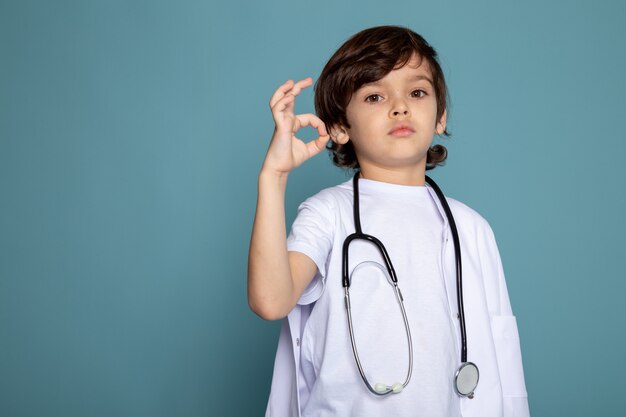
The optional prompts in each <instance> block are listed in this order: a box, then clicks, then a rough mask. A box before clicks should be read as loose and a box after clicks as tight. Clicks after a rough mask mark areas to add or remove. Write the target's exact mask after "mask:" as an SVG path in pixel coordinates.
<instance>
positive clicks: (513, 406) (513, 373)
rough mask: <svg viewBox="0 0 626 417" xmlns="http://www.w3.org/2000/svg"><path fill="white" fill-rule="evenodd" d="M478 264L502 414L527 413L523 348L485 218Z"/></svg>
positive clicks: (495, 245) (493, 238) (497, 254)
mask: <svg viewBox="0 0 626 417" xmlns="http://www.w3.org/2000/svg"><path fill="white" fill-rule="evenodd" d="M481 239H482V240H483V242H482V244H483V245H482V246H483V247H484V248H485V251H484V253H481V265H482V269H483V276H484V277H488V280H487V282H486V283H485V286H486V289H487V292H488V294H493V295H494V296H492V297H487V301H488V304H489V311H490V316H491V330H492V334H493V339H494V346H495V349H496V357H497V361H498V370H499V373H500V381H501V384H502V394H503V405H504V415H505V416H506V417H508V416H522V417H526V416H529V408H528V394H527V392H526V383H525V380H524V369H523V364H522V352H521V349H520V340H519V332H518V329H517V320H516V318H515V316H514V315H513V311H512V309H511V302H510V299H509V293H508V290H507V285H506V279H505V276H504V269H503V267H502V260H501V258H500V252H499V250H498V245H497V243H496V239H495V235H494V233H493V230H492V229H491V226H489V224H488V223H487V221H486V220H485V221H484V224H483V227H482V236H481Z"/></svg>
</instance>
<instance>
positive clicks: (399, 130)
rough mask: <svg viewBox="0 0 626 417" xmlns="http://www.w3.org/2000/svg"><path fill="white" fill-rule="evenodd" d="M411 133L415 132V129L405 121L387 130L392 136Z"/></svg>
mask: <svg viewBox="0 0 626 417" xmlns="http://www.w3.org/2000/svg"><path fill="white" fill-rule="evenodd" d="M412 133H415V130H414V129H413V128H412V127H411V125H409V124H406V123H399V124H397V125H395V126H394V127H393V128H391V130H390V131H389V134H390V135H394V136H408V135H410V134H412Z"/></svg>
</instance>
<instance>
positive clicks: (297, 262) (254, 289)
mask: <svg viewBox="0 0 626 417" xmlns="http://www.w3.org/2000/svg"><path fill="white" fill-rule="evenodd" d="M286 183H287V178H286V177H278V176H276V175H272V174H271V173H268V172H261V174H260V175H259V194H258V199H257V209H256V215H255V218H254V225H253V228H252V237H251V239H250V252H249V256H248V303H249V305H250V308H251V309H252V310H253V311H254V312H255V313H256V314H257V315H259V316H260V317H262V318H263V319H265V320H277V319H280V318H283V317H285V316H286V315H287V314H288V313H289V311H291V310H292V309H293V307H294V306H295V304H296V302H297V300H298V298H299V297H300V295H301V294H302V292H303V291H304V289H305V288H306V286H307V285H308V284H309V283H310V282H311V280H312V279H313V276H314V275H315V272H316V271H317V266H316V265H315V263H314V262H313V261H312V260H311V259H310V258H309V257H308V256H306V255H304V254H302V253H300V252H287V240H286V237H285V236H286V227H285V204H284V200H285V189H286Z"/></svg>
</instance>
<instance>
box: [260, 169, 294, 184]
mask: <svg viewBox="0 0 626 417" xmlns="http://www.w3.org/2000/svg"><path fill="white" fill-rule="evenodd" d="M288 176H289V173H288V172H282V171H276V170H274V169H271V168H267V167H263V168H262V169H261V172H260V173H259V183H272V184H278V185H283V186H284V185H286V184H287V178H288Z"/></svg>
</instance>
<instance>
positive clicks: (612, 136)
mask: <svg viewBox="0 0 626 417" xmlns="http://www.w3.org/2000/svg"><path fill="white" fill-rule="evenodd" d="M625 17H626V7H625V6H624V5H623V3H622V2H617V1H616V2H606V1H605V2H592V1H578V2H570V1H568V2H566V1H562V2H554V1H553V2H545V1H537V0H532V1H525V2H510V3H509V4H505V2H496V1H494V2H485V1H473V2H461V1H458V2H450V1H436V2H435V1H429V2H416V1H414V0H410V1H401V0H399V1H396V2H392V3H387V4H386V5H385V3H383V2H380V1H361V2H357V1H340V2H338V1H326V0H325V1H318V2H302V1H289V2H287V1H280V2H279V1H274V2H256V1H248V2H225V1H224V2H221V4H217V5H216V4H215V2H208V1H206V2H203V1H199V0H197V1H184V2H180V1H179V2H174V1H172V2H164V1H126V2H123V1H101V2H95V1H73V2H72V1H56V2H43V1H41V2H32V1H6V0H3V1H2V2H1V3H0V415H1V416H11V417H21V416H63V417H72V416H111V415H117V416H134V417H139V416H209V415H233V416H253V415H255V416H256V415H262V413H263V412H264V410H265V404H266V400H267V395H268V393H269V383H270V379H271V371H272V365H273V360H274V350H275V347H276V340H277V336H278V330H279V323H278V322H265V321H263V320H261V319H259V318H258V317H256V316H255V315H254V314H253V313H252V312H251V311H250V310H249V309H248V306H247V298H246V297H247V295H246V268H247V250H248V244H249V237H250V231H251V226H252V220H253V216H254V210H255V204H256V180H257V175H258V172H259V169H260V167H261V163H262V161H263V158H264V155H265V151H266V149H267V145H268V143H269V139H270V137H271V133H272V130H273V121H272V117H271V113H270V111H269V107H268V102H269V98H270V96H271V94H272V92H273V91H274V90H275V88H276V87H277V86H278V85H279V84H281V83H282V82H283V81H285V80H286V79H288V78H292V79H301V78H304V77H306V76H312V77H313V78H314V80H316V79H317V77H318V76H319V73H320V71H321V69H322V67H323V65H324V63H325V62H326V60H327V59H328V58H329V57H330V55H331V54H332V52H333V51H334V50H335V49H336V48H337V47H338V46H339V45H340V44H341V43H342V42H343V41H345V40H346V39H347V38H348V37H349V36H350V35H352V34H353V33H356V32H357V31H359V30H361V29H363V28H366V27H368V26H374V25H380V24H399V25H407V26H410V27H411V28H412V29H414V30H415V31H417V32H418V33H421V34H422V35H423V36H424V37H425V38H426V39H427V40H428V41H429V42H430V43H431V44H432V45H433V46H434V47H435V48H436V49H437V50H438V52H439V54H440V56H441V63H442V66H443V69H444V71H445V74H446V76H447V79H448V84H449V88H450V92H451V98H452V107H451V109H450V112H449V115H448V122H449V124H448V127H449V130H450V131H451V132H452V134H453V136H452V138H451V139H444V140H443V143H444V145H446V146H447V147H448V150H449V158H448V161H447V164H446V166H445V167H442V168H438V169H436V170H435V171H432V174H429V175H432V176H433V178H435V179H436V180H437V181H438V183H439V184H440V185H441V186H442V189H444V190H445V192H446V194H447V195H449V196H451V197H454V198H456V199H459V200H461V201H463V202H465V203H466V204H468V205H469V206H471V207H473V208H474V209H475V210H477V211H478V212H479V213H481V214H482V215H483V216H484V217H485V218H486V219H487V220H488V221H489V222H490V224H491V225H492V228H493V229H494V232H495V234H496V237H497V241H498V245H499V248H500V252H501V256H502V261H503V264H504V269H505V273H506V276H507V282H508V287H509V292H510V296H511V303H512V305H513V309H514V313H515V314H516V315H517V320H518V325H519V330H520V336H521V341H522V352H523V358H524V367H525V372H526V384H527V388H528V393H529V400H530V407H531V413H532V415H533V416H537V417H539V416H554V415H567V416H570V417H574V416H588V415H602V416H610V415H618V414H619V415H623V412H624V408H625V407H624V403H623V401H622V399H621V397H620V395H619V394H621V390H619V388H620V387H622V386H623V378H622V377H623V375H624V374H625V373H626V360H625V359H624V356H625V355H624V352H625V350H626V343H625V336H626V332H625V331H624V329H625V327H624V321H623V318H624V317H625V316H626V307H624V303H623V296H624V293H625V290H626V279H625V277H624V272H623V271H624V270H625V267H626V265H625V259H626V256H625V255H626V253H625V249H626V238H625V236H626V222H625V221H624V213H626V186H625V183H626V170H625V169H624V168H623V165H622V164H623V160H624V155H625V154H626V134H625V133H624V132H625V126H624V124H625V122H624V120H625V117H624V116H625V115H626V99H625V97H626V82H625V81H624V76H623V75H624V74H625V73H626V48H624V41H625V40H626V26H625V25H624V20H625ZM312 96H313V95H312V88H309V89H308V90H306V91H305V92H303V93H302V94H301V96H300V97H299V98H298V102H297V105H296V111H297V112H299V113H305V112H312V111H313V102H312ZM303 136H304V137H305V138H307V139H311V138H313V137H314V135H313V131H312V130H311V129H308V131H306V132H305V133H304V134H303ZM436 140H440V139H436ZM346 179H347V177H346V176H345V175H344V173H343V172H342V171H341V170H339V169H337V168H335V167H333V166H332V164H331V163H330V162H329V159H328V157H327V156H326V154H323V156H318V157H316V158H315V159H313V160H311V161H309V162H307V163H306V164H305V165H303V166H302V167H300V168H299V169H298V170H297V171H295V172H294V173H293V174H292V175H291V176H290V180H289V187H288V190H287V211H288V218H287V221H288V222H289V224H290V223H291V221H292V220H293V218H294V215H295V209H296V207H297V204H298V203H299V202H300V201H302V200H303V199H304V198H306V197H308V196H309V195H311V194H313V193H315V192H317V191H318V190H319V189H321V188H323V187H326V186H331V185H334V184H336V183H338V182H340V181H345V180H346ZM620 410H621V411H620Z"/></svg>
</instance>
